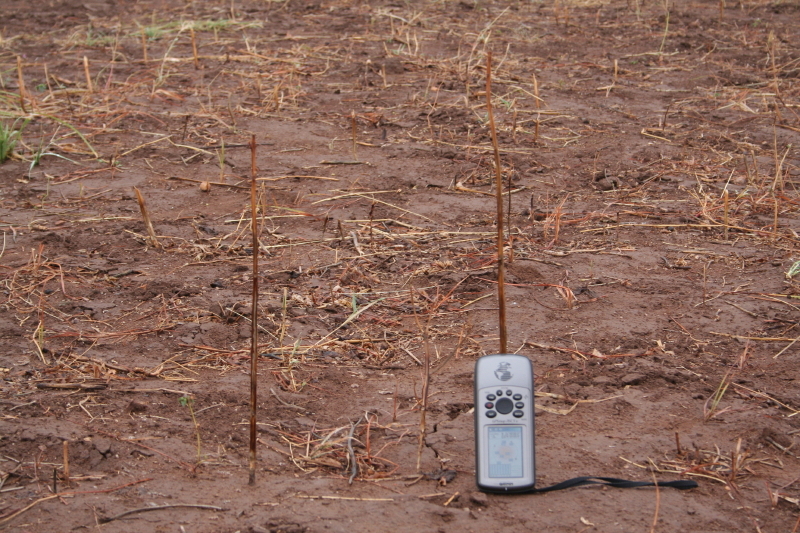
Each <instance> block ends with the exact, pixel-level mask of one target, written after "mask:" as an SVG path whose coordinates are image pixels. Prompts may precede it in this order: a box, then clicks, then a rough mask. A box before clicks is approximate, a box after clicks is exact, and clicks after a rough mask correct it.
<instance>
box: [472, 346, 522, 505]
mask: <svg viewBox="0 0 800 533" xmlns="http://www.w3.org/2000/svg"><path fill="white" fill-rule="evenodd" d="M533 392H534V391H533V365H531V362H530V360H528V358H527V357H524V356H521V355H511V354H496V355H487V356H484V357H481V358H480V359H478V361H477V362H476V363H475V460H476V465H475V476H476V481H477V483H478V488H479V489H480V490H482V491H485V492H523V491H529V490H531V489H533V487H534V484H535V482H536V464H535V462H536V461H535V453H534V416H533V409H534V405H533V400H534V395H533Z"/></svg>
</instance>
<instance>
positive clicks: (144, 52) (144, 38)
mask: <svg viewBox="0 0 800 533" xmlns="http://www.w3.org/2000/svg"><path fill="white" fill-rule="evenodd" d="M141 34H142V59H143V60H144V62H145V63H147V35H146V34H145V31H144V28H141Z"/></svg>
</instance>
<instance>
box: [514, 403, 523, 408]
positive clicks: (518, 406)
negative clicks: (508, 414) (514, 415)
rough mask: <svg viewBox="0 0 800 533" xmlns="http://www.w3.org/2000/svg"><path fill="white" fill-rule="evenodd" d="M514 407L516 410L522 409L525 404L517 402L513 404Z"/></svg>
mask: <svg viewBox="0 0 800 533" xmlns="http://www.w3.org/2000/svg"><path fill="white" fill-rule="evenodd" d="M514 407H516V408H517V409H522V408H523V407H525V404H524V403H523V402H517V403H515V404H514Z"/></svg>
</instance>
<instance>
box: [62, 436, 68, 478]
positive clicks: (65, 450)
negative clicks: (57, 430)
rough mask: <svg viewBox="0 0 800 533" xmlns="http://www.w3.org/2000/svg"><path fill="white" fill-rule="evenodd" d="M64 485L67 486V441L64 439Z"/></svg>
mask: <svg viewBox="0 0 800 533" xmlns="http://www.w3.org/2000/svg"><path fill="white" fill-rule="evenodd" d="M63 446H64V450H63V452H64V476H63V478H64V479H63V481H64V486H66V487H69V441H68V440H65V441H64V445H63Z"/></svg>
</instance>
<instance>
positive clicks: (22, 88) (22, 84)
mask: <svg viewBox="0 0 800 533" xmlns="http://www.w3.org/2000/svg"><path fill="white" fill-rule="evenodd" d="M17 79H18V81H19V106H20V107H21V108H22V112H23V113H27V112H28V111H26V110H25V96H26V95H27V92H28V91H26V90H25V78H24V77H23V76H22V58H21V57H20V56H17Z"/></svg>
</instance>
